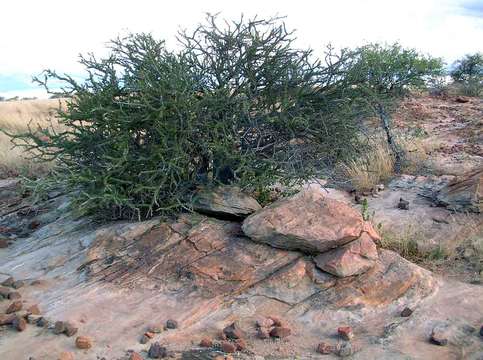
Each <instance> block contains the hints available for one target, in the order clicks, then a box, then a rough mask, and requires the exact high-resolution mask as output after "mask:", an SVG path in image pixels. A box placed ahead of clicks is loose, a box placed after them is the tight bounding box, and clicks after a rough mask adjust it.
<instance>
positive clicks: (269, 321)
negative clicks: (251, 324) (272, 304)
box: [255, 317, 274, 328]
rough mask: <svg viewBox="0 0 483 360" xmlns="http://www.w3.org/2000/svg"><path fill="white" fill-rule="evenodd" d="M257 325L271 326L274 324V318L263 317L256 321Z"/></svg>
mask: <svg viewBox="0 0 483 360" xmlns="http://www.w3.org/2000/svg"><path fill="white" fill-rule="evenodd" d="M255 325H256V327H258V328H269V327H272V326H273V325H274V322H273V319H271V318H266V317H261V318H259V319H257V320H256V321H255Z"/></svg>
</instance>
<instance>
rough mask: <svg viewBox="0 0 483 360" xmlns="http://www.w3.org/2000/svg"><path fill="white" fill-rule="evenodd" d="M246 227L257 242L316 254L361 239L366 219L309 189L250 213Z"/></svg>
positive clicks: (320, 192) (319, 192)
mask: <svg viewBox="0 0 483 360" xmlns="http://www.w3.org/2000/svg"><path fill="white" fill-rule="evenodd" d="M242 229H243V232H244V233H245V234H246V235H247V236H248V237H250V238H251V239H252V240H253V241H256V242H261V243H267V244H269V245H271V246H273V247H277V248H281V249H287V250H300V251H303V252H306V253H312V254H314V253H321V252H325V251H327V250H330V249H332V248H335V247H338V246H341V245H344V244H347V243H349V242H351V241H353V240H355V239H357V238H359V236H360V235H361V233H362V231H363V230H364V220H363V219H362V215H361V214H360V212H358V211H357V210H355V209H353V208H352V207H350V206H349V205H347V204H346V203H344V202H341V201H338V200H334V199H331V198H329V197H326V196H325V195H324V194H323V193H322V191H321V190H320V189H317V188H309V189H308V190H305V191H302V192H300V193H298V194H296V195H294V196H292V197H289V198H285V199H281V200H278V201H276V202H275V203H273V204H272V205H270V206H267V207H265V208H263V209H262V210H259V211H257V212H256V213H255V214H252V215H250V216H249V217H248V218H246V219H245V221H244V222H243V225H242Z"/></svg>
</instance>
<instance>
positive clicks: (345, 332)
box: [337, 326, 354, 341]
mask: <svg viewBox="0 0 483 360" xmlns="http://www.w3.org/2000/svg"><path fill="white" fill-rule="evenodd" d="M337 333H338V334H339V336H340V337H341V338H342V339H344V340H347V341H349V340H352V339H353V338H354V333H353V331H352V328H351V327H350V326H341V327H339V328H338V329H337Z"/></svg>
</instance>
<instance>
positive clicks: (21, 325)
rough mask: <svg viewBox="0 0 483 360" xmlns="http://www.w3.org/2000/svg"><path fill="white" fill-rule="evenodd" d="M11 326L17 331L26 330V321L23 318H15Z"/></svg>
mask: <svg viewBox="0 0 483 360" xmlns="http://www.w3.org/2000/svg"><path fill="white" fill-rule="evenodd" d="M12 326H13V327H14V328H15V329H17V331H24V330H25V329H26V328H27V321H25V319H24V318H23V317H20V316H16V317H15V319H14V320H13V322H12Z"/></svg>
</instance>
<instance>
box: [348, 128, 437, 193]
mask: <svg viewBox="0 0 483 360" xmlns="http://www.w3.org/2000/svg"><path fill="white" fill-rule="evenodd" d="M397 143H398V145H399V147H400V148H401V149H402V151H403V153H404V162H403V164H402V172H403V173H405V174H411V175H414V174H417V173H419V172H420V171H421V170H422V169H423V168H424V167H425V166H426V165H427V162H428V159H429V156H428V154H429V153H430V152H431V151H432V149H433V144H432V143H431V142H428V141H424V140H423V139H420V138H416V137H408V136H402V135H399V136H397ZM342 172H343V175H344V176H345V177H346V178H347V179H348V180H349V181H350V183H351V184H352V186H353V187H354V189H355V190H357V191H361V192H364V191H371V190H372V189H374V187H375V186H376V185H377V184H381V183H385V182H387V181H388V180H389V179H390V178H392V177H393V175H394V158H393V156H392V154H391V151H390V150H389V147H388V145H387V142H386V141H385V140H384V138H383V137H382V136H379V137H377V138H376V139H375V140H373V141H372V144H371V145H370V151H368V152H367V154H366V155H365V156H362V157H360V158H358V159H356V160H352V161H349V162H347V163H346V164H343V165H342Z"/></svg>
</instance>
